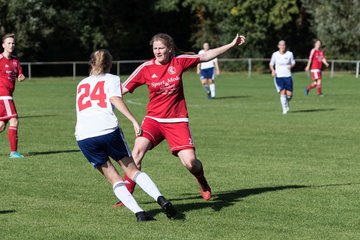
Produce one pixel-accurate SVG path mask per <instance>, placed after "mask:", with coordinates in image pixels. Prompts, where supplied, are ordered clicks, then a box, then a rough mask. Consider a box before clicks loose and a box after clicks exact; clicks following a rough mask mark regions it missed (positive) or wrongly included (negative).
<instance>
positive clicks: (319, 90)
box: [316, 85, 321, 95]
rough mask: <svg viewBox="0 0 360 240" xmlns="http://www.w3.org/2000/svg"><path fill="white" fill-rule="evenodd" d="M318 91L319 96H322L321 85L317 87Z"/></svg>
mask: <svg viewBox="0 0 360 240" xmlns="http://www.w3.org/2000/svg"><path fill="white" fill-rule="evenodd" d="M316 87H317V90H318V94H319V95H320V94H321V85H317V86H316Z"/></svg>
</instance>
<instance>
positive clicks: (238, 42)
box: [232, 34, 246, 46]
mask: <svg viewBox="0 0 360 240" xmlns="http://www.w3.org/2000/svg"><path fill="white" fill-rule="evenodd" d="M245 42H246V38H245V37H244V36H243V35H239V34H236V37H235V38H234V40H233V41H232V44H233V46H240V45H242V44H244V43H245Z"/></svg>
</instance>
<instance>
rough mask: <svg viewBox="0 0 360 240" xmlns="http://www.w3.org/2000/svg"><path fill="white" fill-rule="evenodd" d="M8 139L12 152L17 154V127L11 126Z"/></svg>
mask: <svg viewBox="0 0 360 240" xmlns="http://www.w3.org/2000/svg"><path fill="white" fill-rule="evenodd" d="M8 139H9V143H10V151H11V152H16V151H17V145H18V136H17V127H12V126H10V127H9V129H8Z"/></svg>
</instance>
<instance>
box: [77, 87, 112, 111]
mask: <svg viewBox="0 0 360 240" xmlns="http://www.w3.org/2000/svg"><path fill="white" fill-rule="evenodd" d="M104 84H105V82H104V81H101V82H98V83H96V85H95V87H94V89H93V90H92V91H91V85H90V84H89V83H84V84H82V85H80V86H79V87H78V92H77V93H78V94H79V98H78V101H77V104H78V108H79V111H82V110H84V109H86V108H89V107H92V106H94V105H97V106H98V107H100V108H106V107H107V102H106V94H105V91H104Z"/></svg>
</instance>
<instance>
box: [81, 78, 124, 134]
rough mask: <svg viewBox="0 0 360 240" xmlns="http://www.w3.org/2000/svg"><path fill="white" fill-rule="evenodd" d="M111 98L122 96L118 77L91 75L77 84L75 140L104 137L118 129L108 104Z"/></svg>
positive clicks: (111, 108)
mask: <svg viewBox="0 0 360 240" xmlns="http://www.w3.org/2000/svg"><path fill="white" fill-rule="evenodd" d="M113 96H118V97H121V96H122V95H121V83H120V78H119V77H118V76H115V75H112V74H108V73H107V74H103V75H98V76H93V75H92V76H89V77H87V78H85V79H83V80H82V81H81V82H80V83H79V84H78V86H77V95H76V115H77V122H76V127H75V136H76V140H78V141H79V140H82V139H86V138H90V137H96V136H101V135H105V134H108V133H111V132H113V131H115V130H116V129H117V128H118V120H117V117H116V116H115V114H114V111H113V106H112V104H111V102H110V98H111V97H113Z"/></svg>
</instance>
